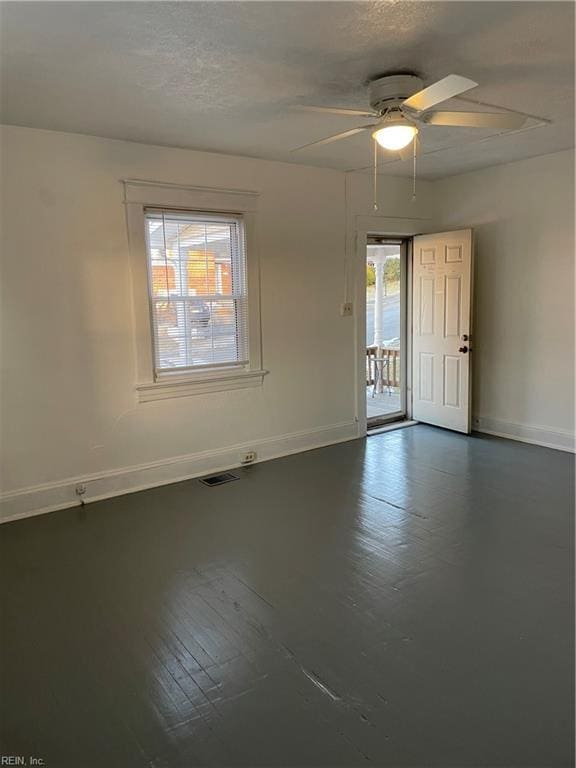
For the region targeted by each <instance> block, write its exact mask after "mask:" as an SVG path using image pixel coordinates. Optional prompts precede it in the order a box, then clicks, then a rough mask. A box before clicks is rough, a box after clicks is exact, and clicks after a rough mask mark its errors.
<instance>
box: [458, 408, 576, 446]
mask: <svg viewBox="0 0 576 768" xmlns="http://www.w3.org/2000/svg"><path fill="white" fill-rule="evenodd" d="M472 423H473V427H474V430H475V431H476V432H484V433H485V434H487V435H495V436H496V437H507V438H509V439H510V440H519V441H520V442H522V443H532V444H533V445H541V446H543V447H544V448H554V449H555V450H557V451H568V452H570V453H574V452H575V450H576V447H575V440H576V438H575V435H574V433H573V432H568V431H567V430H558V429H557V430H553V429H549V428H548V427H534V426H531V425H528V424H514V423H512V422H509V421H500V420H499V419H492V418H490V417H488V416H475V417H474V419H473V421H472Z"/></svg>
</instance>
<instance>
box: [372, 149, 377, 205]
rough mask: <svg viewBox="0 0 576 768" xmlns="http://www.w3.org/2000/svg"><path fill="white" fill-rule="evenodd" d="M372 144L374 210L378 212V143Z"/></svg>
mask: <svg viewBox="0 0 576 768" xmlns="http://www.w3.org/2000/svg"><path fill="white" fill-rule="evenodd" d="M372 141H373V142H374V210H375V211H377V210H378V142H377V141H376V140H375V139H372Z"/></svg>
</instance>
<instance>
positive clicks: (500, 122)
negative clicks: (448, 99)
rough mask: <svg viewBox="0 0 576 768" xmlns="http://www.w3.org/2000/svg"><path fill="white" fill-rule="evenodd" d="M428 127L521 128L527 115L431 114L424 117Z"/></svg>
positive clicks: (495, 113) (510, 113)
mask: <svg viewBox="0 0 576 768" xmlns="http://www.w3.org/2000/svg"><path fill="white" fill-rule="evenodd" d="M422 120H423V121H424V122H425V123H428V125H455V126H459V127H462V128H510V129H512V128H521V127H522V126H523V125H524V123H525V122H526V116H525V115H519V114H516V113H513V112H430V113H428V114H426V115H422Z"/></svg>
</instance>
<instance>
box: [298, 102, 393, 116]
mask: <svg viewBox="0 0 576 768" xmlns="http://www.w3.org/2000/svg"><path fill="white" fill-rule="evenodd" d="M292 109H297V110H298V111H299V112H324V113H326V114H328V115H349V116H350V117H378V112H371V111H370V110H367V109H345V108H344V107H308V106H304V105H301V104H297V105H296V106H294V107H292Z"/></svg>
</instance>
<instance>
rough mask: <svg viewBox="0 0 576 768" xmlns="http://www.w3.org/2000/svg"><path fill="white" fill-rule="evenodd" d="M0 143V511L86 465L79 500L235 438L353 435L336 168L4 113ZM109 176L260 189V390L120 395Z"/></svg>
mask: <svg viewBox="0 0 576 768" xmlns="http://www.w3.org/2000/svg"><path fill="white" fill-rule="evenodd" d="M1 141H2V145H1V149H2V181H3V188H2V192H3V194H2V205H3V227H2V256H3V267H2V286H3V291H4V294H3V300H2V319H3V321H2V331H3V335H2V364H3V371H2V373H3V379H2V391H1V397H2V401H1V402H2V427H1V429H2V453H3V461H2V465H3V491H4V497H3V501H4V504H3V507H4V516H14V515H19V514H21V513H26V512H28V511H29V510H31V509H38V508H51V507H60V506H63V505H66V504H72V503H75V502H76V497H75V495H74V487H75V485H76V483H77V482H78V481H79V480H84V479H86V478H87V479H88V481H89V482H88V483H87V486H88V493H87V498H88V499H93V498H97V497H99V496H102V495H107V494H110V493H115V492H120V491H125V490H128V489H131V488H136V487H141V486H145V485H147V484H150V483H157V482H166V481H169V480H173V479H175V478H180V477H185V476H190V475H193V474H198V473H201V472H204V471H211V470H212V469H218V468H222V467H226V466H231V465H234V464H236V463H237V462H238V458H239V453H240V448H239V447H238V446H246V447H255V448H256V450H257V451H258V453H259V456H260V457H261V458H267V457H270V456H274V455H278V454H281V453H285V452H288V451H291V450H299V449H303V448H308V447H314V446H316V445H321V444H324V443H329V442H334V441H336V440H342V439H350V438H352V437H355V436H356V435H357V434H358V425H357V423H356V399H355V372H354V366H355V362H354V338H355V335H354V333H355V320H354V318H342V317H341V316H340V314H339V311H340V304H341V302H342V301H344V299H345V298H346V297H347V296H345V285H346V278H345V271H346V256H345V250H346V249H345V241H346V211H345V175H344V174H343V173H341V172H338V171H332V170H325V169H317V168H309V167H304V166H297V165H289V164H284V163H275V162H267V161H260V160H251V159H247V158H238V157H230V156H222V155H214V154H206V153H199V152H192V151H187V150H179V149H168V148H161V147H153V146H145V145H142V144H134V143H129V142H121V141H113V140H108V139H99V138H94V137H87V136H79V135H74V134H63V133H55V132H50V131H40V130H34V129H27V128H17V127H3V128H2V130H1ZM123 178H139V179H148V180H152V181H164V182H171V183H181V184H188V185H189V184H193V185H205V186H211V187H224V188H243V189H253V190H257V191H258V192H259V193H260V210H259V229H260V235H259V241H260V242H259V245H260V248H259V251H260V255H261V281H262V325H263V350H264V367H265V368H267V369H269V371H270V373H269V375H268V376H266V378H265V381H264V385H263V387H262V388H261V389H247V390H237V391H231V392H220V393H212V394H204V395H193V396H190V397H185V398H178V399H175V400H169V401H168V400H165V401H158V402H153V403H144V404H139V403H138V402H137V399H136V393H135V389H134V387H135V384H136V383H137V381H136V365H135V351H134V343H133V338H134V334H133V324H132V314H131V284H130V272H129V261H128V244H127V233H126V224H125V217H124V207H123V204H122V194H123V190H122V185H121V183H120V180H121V179H123ZM388 187H389V193H390V195H392V196H393V194H394V187H395V183H394V181H391V182H389V183H388ZM400 197H401V198H402V200H401V201H400V202H399V203H398V204H396V203H394V205H392V206H391V208H390V210H392V209H394V213H395V214H398V213H401V212H402V210H403V207H404V195H403V193H402V194H401V195H400ZM348 280H350V276H348ZM348 286H349V287H348V292H350V291H351V287H350V283H348Z"/></svg>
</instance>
